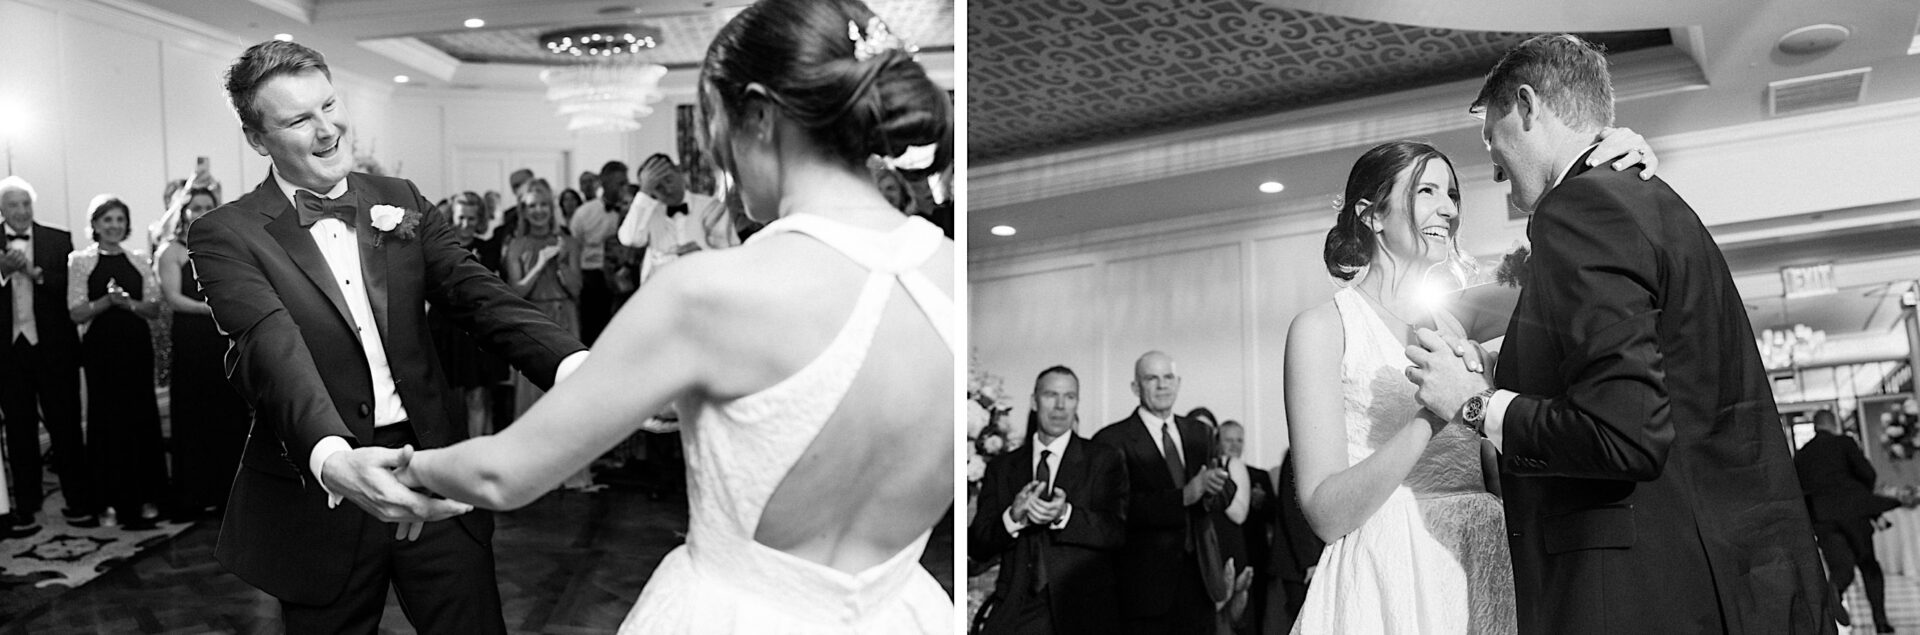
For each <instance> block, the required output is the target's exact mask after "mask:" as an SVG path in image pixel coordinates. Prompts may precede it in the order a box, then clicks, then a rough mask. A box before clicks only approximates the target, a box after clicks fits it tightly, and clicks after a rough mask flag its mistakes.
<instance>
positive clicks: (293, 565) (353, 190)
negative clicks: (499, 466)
mask: <svg viewBox="0 0 1920 635" xmlns="http://www.w3.org/2000/svg"><path fill="white" fill-rule="evenodd" d="M331 78H332V75H331V73H330V71H329V70H328V68H327V65H326V61H325V60H324V59H323V58H322V57H321V56H320V54H319V53H318V52H316V51H314V50H312V49H309V48H307V47H304V46H301V45H299V44H295V43H292V42H280V41H270V42H264V43H261V44H258V45H255V46H253V47H252V48H249V49H247V51H246V52H245V53H244V54H242V55H241V57H240V59H239V60H237V61H236V62H234V64H233V66H232V67H230V68H229V69H228V70H227V77H226V88H227V93H228V97H229V98H230V99H231V101H232V103H233V106H234V110H236V111H237V112H238V114H239V116H240V121H241V128H242V132H243V133H244V134H245V136H246V139H247V143H248V144H249V145H251V146H252V147H253V149H254V151H256V152H259V153H260V154H261V155H264V156H267V157H270V158H271V159H272V161H273V169H272V172H271V174H269V176H268V177H267V179H266V180H265V181H263V182H262V183H261V184H260V186H259V187H258V188H255V189H254V191H253V192H251V193H248V194H246V195H245V196H242V197H240V199H239V200H236V201H234V202H232V203H230V204H228V205H226V206H223V207H221V208H219V209H215V210H213V211H212V212H208V213H207V214H206V215H205V216H203V217H201V218H200V219H199V220H198V221H196V222H195V223H194V225H193V227H192V228H191V232H192V235H193V245H192V258H193V265H194V268H195V271H196V272H197V273H198V274H199V278H200V283H201V285H202V287H203V288H204V289H205V291H206V295H207V304H208V305H210V306H211V307H212V309H213V317H214V320H215V322H217V323H218V324H219V326H220V330H221V331H222V332H223V333H225V334H226V335H227V337H228V339H230V340H231V341H232V346H231V347H230V348H229V349H228V351H227V368H228V375H229V378H230V379H231V380H232V381H233V383H234V386H235V388H237V389H238V391H239V392H240V394H241V396H242V397H244V398H245V399H246V400H247V402H248V405H250V406H252V408H253V411H254V427H253V433H252V434H251V435H250V436H249V437H248V438H247V444H246V448H245V450H244V451H243V453H242V458H241V469H240V472H239V474H238V475H237V476H236V477H235V479H234V485H233V491H232V493H231V495H230V496H229V500H228V503H227V515H226V519H225V521H224V523H223V524H222V525H221V529H220V539H219V543H218V544H217V546H216V547H215V551H214V555H215V557H216V558H218V559H219V560H220V562H221V564H223V565H225V566H226V567H227V569H228V570H230V571H232V572H234V573H235V574H236V575H238V576H239V577H240V578H241V579H243V580H246V581H247V582H248V583H250V584H253V585H254V586H257V587H259V588H260V589H262V590H264V591H266V592H267V593H268V594H270V595H273V596H274V597H276V598H278V599H279V600H280V606H281V610H282V618H283V623H284V624H285V626H286V630H287V632H289V633H369V634H370V633H374V632H376V631H377V629H378V627H379V621H380V616H381V614H382V612H383V609H384V606H385V604H386V597H387V593H388V588H389V586H391V587H392V589H393V591H394V592H396V593H397V594H398V595H399V597H400V600H401V603H402V605H403V606H404V608H405V609H406V614H407V616H408V619H409V620H410V621H412V622H413V623H414V626H415V627H416V628H417V629H418V630H419V631H420V632H423V633H504V632H505V630H506V628H505V624H504V621H503V619H502V616H501V612H500V594H499V589H498V587H497V586H496V585H495V581H494V566H493V552H492V546H491V540H492V533H493V522H492V517H491V516H490V515H489V514H487V513H486V512H474V513H468V512H469V511H470V509H471V508H470V507H468V506H466V505H462V504H459V503H454V502H452V501H447V500H443V499H433V498H428V497H426V496H424V495H422V494H419V493H416V492H413V491H410V490H408V489H407V488H405V487H403V486H401V485H400V483H399V481H398V480H396V479H395V478H394V477H393V474H392V470H394V469H396V468H398V467H400V466H403V465H405V464H406V462H407V460H408V458H409V457H410V456H411V454H410V452H411V451H410V449H408V448H412V447H420V448H435V447H442V446H446V445H451V444H452V443H454V442H457V441H460V440H462V439H464V438H466V436H467V428H466V425H465V423H464V418H463V415H464V411H463V410H462V409H461V408H459V404H460V401H459V400H458V399H456V398H453V397H452V396H450V395H448V394H446V393H447V390H449V388H448V382H447V378H446V374H445V372H443V371H442V369H441V368H440V364H439V358H438V356H437V355H435V354H434V352H433V343H432V340H431V335H430V333H429V331H428V327H427V321H426V307H427V305H428V304H431V305H432V307H433V309H432V310H433V311H434V312H435V313H436V314H439V315H441V316H444V317H445V318H446V319H447V321H449V322H450V323H452V324H453V325H454V326H456V327H458V328H461V329H465V330H466V331H467V333H469V334H470V335H471V336H472V337H473V339H474V341H475V342H476V343H478V344H479V345H480V346H481V347H482V348H484V349H486V350H487V351H488V352H491V353H494V354H496V355H499V356H500V357H502V358H504V359H506V360H508V361H509V362H510V363H511V364H512V365H513V366H514V367H515V368H517V369H519V370H520V371H521V372H523V373H525V374H526V375H527V376H528V377H531V378H532V379H533V380H534V381H535V382H536V383H538V384H539V385H540V386H541V387H542V388H546V387H548V386H550V385H551V384H553V383H554V382H556V381H558V379H557V378H558V377H564V376H565V375H566V373H567V372H568V371H569V370H570V369H571V368H574V367H576V366H577V365H578V364H579V363H580V362H581V361H584V359H583V358H584V356H585V352H584V349H585V346H583V345H582V344H581V343H580V341H579V340H578V339H576V338H574V337H573V336H572V335H569V334H568V333H567V331H565V330H564V329H561V328H560V327H559V326H556V325H555V324H554V323H553V322H552V321H551V320H549V319H547V318H546V317H545V315H544V314H542V313H541V312H540V311H539V310H538V309H536V308H534V307H533V306H532V305H529V304H527V302H526V301H524V300H521V299H520V298H519V297H518V296H517V295H515V294H514V293H513V292H512V291H511V290H510V289H508V287H507V286H506V283H504V282H502V281H501V280H500V278H499V277H498V276H495V275H493V273H492V272H490V271H488V270H487V269H486V268H485V267H483V266H481V265H480V263H479V262H477V261H475V260H474V259H473V257H472V256H471V255H470V254H469V253H468V252H467V251H466V250H464V249H462V248H461V247H460V246H459V244H458V242H457V241H456V239H455V237H454V232H453V229H452V227H451V226H449V224H448V222H447V219H446V218H445V216H444V215H441V214H431V213H428V212H429V211H430V210H431V208H432V204H431V203H430V202H428V201H427V199H426V198H424V197H422V196H421V195H420V192H419V191H418V189H416V188H415V187H414V185H413V184H412V183H410V182H407V181H404V180H400V179H392V178H385V177H380V176H373V175H368V174H361V173H355V172H352V167H353V159H352V156H351V153H350V152H349V151H348V150H347V148H348V147H350V145H349V144H348V142H347V137H346V133H347V127H346V121H347V119H346V117H345V115H344V113H343V109H342V107H341V106H340V104H339V103H337V102H336V100H335V95H334V88H333V83H332V79H331ZM563 360H564V361H563ZM342 500H346V501H350V502H352V503H353V504H352V505H341V504H340V502H341V501H342Z"/></svg>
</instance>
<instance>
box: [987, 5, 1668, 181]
mask: <svg viewBox="0 0 1920 635" xmlns="http://www.w3.org/2000/svg"><path fill="white" fill-rule="evenodd" d="M1532 35H1533V34H1531V33H1510V32H1485V31H1459V30H1448V29H1430V28H1424V27H1414V26H1403V25H1398V24H1390V23H1385V22H1374V21H1369V20H1361V19H1355V18H1345V17H1339V16H1331V15H1325V14H1319V13H1312V12H1307V11H1300V10H1296V9H1287V8H1281V7H1275V6H1272V5H1268V4H1263V3H1261V2H1259V1H1258V0H968V4H967V58H968V59H967V82H968V83H967V90H968V105H967V109H968V111H967V114H968V122H967V140H968V145H969V150H968V157H969V159H970V160H972V161H974V162H976V163H982V164H984V163H993V162H996V161H1002V160H1007V159H1014V158H1019V157H1022V156H1030V155H1033V154H1039V153H1044V152H1052V151H1059V150H1064V149H1068V148H1072V147H1077V146H1085V145H1091V144H1096V143H1101V142H1110V141H1115V140H1119V139H1123V138H1131V137H1139V136H1142V135H1148V134H1153V133H1160V132H1167V131H1171V130H1175V129H1181V128H1191V127H1197V126H1204V125H1210V124H1217V123H1222V122H1226V121H1232V120H1236V119H1244V118H1248V117H1257V116H1262V115H1270V114H1274V113H1279V112H1284V111H1288V110H1295V109H1300V108H1306V107H1309V106H1315V105H1321V104H1327V103H1332V102H1338V101H1344V100H1350V99H1357V98H1361V97H1367V96H1372V95H1379V94H1385V93H1391V92H1397V91H1401V90H1407V89H1412V88H1419V87H1423V86H1430V85H1435V84H1443V83H1447V82H1453V81H1459V80H1463V79H1470V78H1475V77H1480V76H1483V75H1484V74H1485V73H1486V72H1487V70H1488V69H1490V68H1492V67H1493V64H1494V62H1496V61H1498V60H1499V58H1500V55H1501V54H1503V53H1505V52H1506V51H1507V49H1509V48H1511V47H1512V46H1513V45H1514V44H1517V43H1519V42H1520V41H1521V40H1524V39H1526V38H1527V37H1530V36H1532ZM1581 35H1582V36H1583V37H1586V38H1588V39H1590V40H1593V41H1596V42H1599V43H1601V44H1604V45H1606V47H1607V49H1608V50H1609V51H1610V52H1624V51H1630V50H1635V49H1642V48H1649V47H1654V46H1662V45H1666V44H1670V43H1671V37H1670V36H1669V34H1668V32H1667V31H1665V30H1653V31H1632V32H1617V33H1583V34H1581ZM1465 106H1466V105H1465V104H1461V107H1462V109H1464V108H1465Z"/></svg>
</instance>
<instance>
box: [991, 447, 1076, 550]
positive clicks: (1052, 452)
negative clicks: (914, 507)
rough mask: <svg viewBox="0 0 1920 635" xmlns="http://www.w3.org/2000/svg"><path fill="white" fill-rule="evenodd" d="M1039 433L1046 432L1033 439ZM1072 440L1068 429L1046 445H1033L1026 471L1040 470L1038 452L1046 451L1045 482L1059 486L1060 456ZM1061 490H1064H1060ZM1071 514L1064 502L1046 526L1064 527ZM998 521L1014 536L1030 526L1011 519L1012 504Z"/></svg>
mask: <svg viewBox="0 0 1920 635" xmlns="http://www.w3.org/2000/svg"><path fill="white" fill-rule="evenodd" d="M1041 434H1046V433H1044V432H1041V433H1037V434H1035V435H1034V437H1033V440H1035V441H1039V440H1040V435H1041ZM1072 441H1073V433H1072V432H1071V431H1069V432H1068V433H1066V434H1063V435H1060V438H1057V439H1054V440H1053V441H1052V442H1051V443H1048V444H1046V445H1041V446H1035V447H1034V448H1033V460H1032V461H1029V462H1028V463H1027V473H1028V474H1032V473H1034V472H1038V471H1040V453H1041V452H1046V453H1047V482H1048V483H1050V484H1052V485H1053V486H1054V487H1059V486H1060V456H1061V455H1063V454H1066V452H1067V444H1068V443H1070V442H1072ZM1061 491H1063V492H1064V491H1066V490H1061ZM1072 515H1073V505H1072V504H1066V507H1065V508H1063V509H1061V510H1060V517H1059V518H1055V519H1054V520H1053V522H1051V523H1047V528H1048V529H1060V528H1062V527H1066V526H1067V518H1068V517H1070V516H1072ZM1000 522H1001V523H1002V524H1004V525H1006V527H1007V533H1009V534H1013V535H1015V536H1018V535H1020V532H1021V531H1024V530H1026V529H1027V528H1028V527H1030V526H1032V525H1030V524H1029V523H1023V522H1016V521H1015V520H1014V519H1013V507H1012V506H1008V507H1007V509H1006V511H1003V512H1000Z"/></svg>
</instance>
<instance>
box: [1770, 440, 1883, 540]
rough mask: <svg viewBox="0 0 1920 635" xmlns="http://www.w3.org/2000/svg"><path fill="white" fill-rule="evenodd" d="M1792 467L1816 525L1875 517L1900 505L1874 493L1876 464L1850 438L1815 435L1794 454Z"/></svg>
mask: <svg viewBox="0 0 1920 635" xmlns="http://www.w3.org/2000/svg"><path fill="white" fill-rule="evenodd" d="M1793 467H1794V471H1795V472H1798V473H1799V475H1800V489H1801V490H1802V491H1805V492H1806V494H1807V511H1808V513H1810V514H1812V516H1813V520H1814V522H1828V523H1838V522H1843V521H1848V520H1853V519H1856V518H1872V517H1874V516H1879V515H1880V514H1882V513H1884V512H1886V511H1887V510H1889V509H1893V508H1895V507H1899V506H1900V501H1897V500H1894V499H1891V498H1886V497H1883V496H1878V495H1875V494H1874V493H1873V483H1874V479H1875V478H1877V474H1876V473H1875V472H1874V469H1873V464H1872V463H1869V462H1867V455H1866V454H1865V453H1862V452H1861V451H1860V444H1858V443H1855V442H1854V441H1853V439H1851V438H1849V437H1844V436H1841V435H1838V434H1830V433H1828V432H1826V431H1817V432H1815V433H1814V435H1813V438H1812V439H1808V440H1807V444H1806V445H1803V446H1800V452H1799V453H1797V454H1794V455H1793Z"/></svg>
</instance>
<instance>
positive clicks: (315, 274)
mask: <svg viewBox="0 0 1920 635" xmlns="http://www.w3.org/2000/svg"><path fill="white" fill-rule="evenodd" d="M253 196H254V197H255V198H258V199H260V200H261V202H262V203H263V206H262V208H261V209H260V213H262V214H265V215H266V216H267V217H268V218H271V219H273V220H270V221H268V222H267V234H268V235H271V236H273V239H274V240H275V241H276V242H279V243H280V248H281V249H284V250H286V252H287V259H289V260H292V261H293V264H294V266H296V267H299V269H300V272H301V273H304V274H306V275H307V280H308V281H311V282H313V286H315V287H318V288H319V289H320V292H321V293H323V294H325V295H326V296H327V302H329V303H332V304H333V309H334V311H336V312H338V313H339V315H340V319H341V320H344V321H346V323H347V326H348V329H347V330H349V331H353V333H354V339H356V340H357V339H359V337H360V334H359V332H358V331H355V330H354V328H353V327H355V324H354V323H353V312H352V311H349V310H348V309H347V297H346V296H344V295H341V293H340V283H338V282H335V281H334V277H333V268H332V267H329V266H327V258H326V256H324V255H321V253H320V243H318V242H316V241H314V239H313V234H311V233H309V232H308V231H307V228H305V227H301V226H300V215H299V214H295V213H293V203H291V202H288V201H287V197H286V195H284V194H282V193H281V192H280V188H279V186H277V185H275V184H274V182H273V177H271V176H269V177H267V181H266V182H265V183H262V184H260V188H259V189H256V190H254V193H253Z"/></svg>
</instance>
